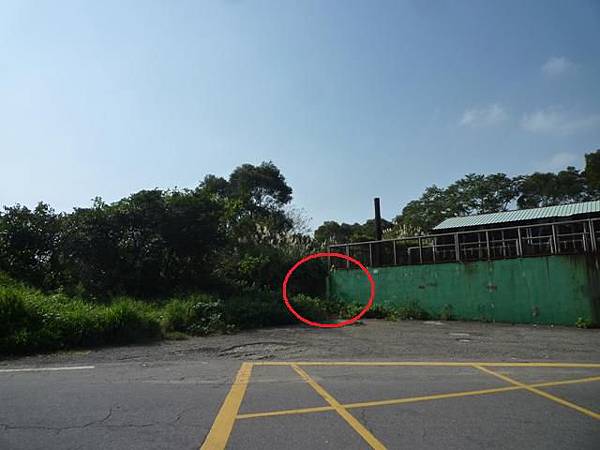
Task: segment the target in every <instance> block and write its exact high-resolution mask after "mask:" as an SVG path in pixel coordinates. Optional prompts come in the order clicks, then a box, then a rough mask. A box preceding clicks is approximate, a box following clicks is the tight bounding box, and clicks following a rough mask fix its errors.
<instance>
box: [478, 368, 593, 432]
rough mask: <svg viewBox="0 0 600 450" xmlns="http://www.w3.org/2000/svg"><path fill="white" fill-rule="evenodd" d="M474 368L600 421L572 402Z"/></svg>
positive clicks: (495, 373) (497, 374) (482, 369)
mask: <svg viewBox="0 0 600 450" xmlns="http://www.w3.org/2000/svg"><path fill="white" fill-rule="evenodd" d="M474 367H476V368H477V369H479V370H481V371H482V372H486V373H489V374H490V375H493V376H495V377H497V378H500V379H501V380H504V381H506V382H508V383H511V384H513V385H515V386H520V387H522V388H523V389H526V390H528V391H529V392H533V393H534V394H537V395H541V396H542V397H545V398H547V399H549V400H552V401H554V402H556V403H559V404H561V405H563V406H566V407H567V408H571V409H574V410H575V411H579V412H580V413H582V414H585V415H586V416H590V417H592V418H594V419H596V420H600V414H598V413H595V412H594V411H591V410H589V409H587V408H584V407H582V406H579V405H576V404H575V403H571V402H569V401H567V400H564V399H562V398H560V397H557V396H556V395H552V394H549V393H548V392H545V391H542V390H540V389H536V388H535V387H533V386H529V385H526V384H524V383H521V382H520V381H517V380H513V379H512V378H510V377H507V376H506V375H502V374H501V373H497V372H494V371H492V370H490V369H486V368H485V367H482V366H480V365H479V366H478V365H475V366H474Z"/></svg>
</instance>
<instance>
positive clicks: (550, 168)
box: [536, 152, 582, 172]
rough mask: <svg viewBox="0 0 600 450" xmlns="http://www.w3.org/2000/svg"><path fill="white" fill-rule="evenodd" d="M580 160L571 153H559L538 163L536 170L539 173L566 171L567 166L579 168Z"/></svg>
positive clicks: (579, 157)
mask: <svg viewBox="0 0 600 450" xmlns="http://www.w3.org/2000/svg"><path fill="white" fill-rule="evenodd" d="M581 159H582V158H581V156H578V155H574V154H573V153H567V152H559V153H555V154H554V155H551V156H550V157H549V158H548V159H546V160H544V161H541V162H540V163H538V165H537V166H536V170H539V171H541V172H558V171H560V170H564V169H566V168H567V167H568V166H575V167H577V166H580V165H581V164H582V161H581Z"/></svg>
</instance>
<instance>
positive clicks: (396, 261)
mask: <svg viewBox="0 0 600 450" xmlns="http://www.w3.org/2000/svg"><path fill="white" fill-rule="evenodd" d="M392 246H393V247H394V265H395V266H397V265H398V258H397V257H396V241H392Z"/></svg>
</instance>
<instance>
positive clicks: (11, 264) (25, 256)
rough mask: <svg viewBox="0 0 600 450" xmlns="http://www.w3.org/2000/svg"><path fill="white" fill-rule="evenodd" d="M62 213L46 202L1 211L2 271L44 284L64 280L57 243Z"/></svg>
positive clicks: (0, 265) (37, 284)
mask: <svg viewBox="0 0 600 450" xmlns="http://www.w3.org/2000/svg"><path fill="white" fill-rule="evenodd" d="M60 221H61V217H60V216H58V215H57V214H55V212H54V210H53V209H52V208H50V206H48V205H47V204H45V203H41V202H40V203H39V204H38V205H37V206H36V207H35V208H34V209H33V210H30V209H29V208H27V207H25V206H21V205H16V206H12V207H6V208H4V213H3V214H0V271H4V272H6V273H8V274H9V275H11V276H13V277H15V278H16V279H19V280H23V281H26V282H28V283H31V284H34V285H36V286H40V287H44V288H53V287H57V285H58V284H59V283H60V280H59V279H60V267H59V265H60V260H59V257H58V252H57V247H58V244H59V239H60V235H59V229H60Z"/></svg>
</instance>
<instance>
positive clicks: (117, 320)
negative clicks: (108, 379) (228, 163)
mask: <svg viewBox="0 0 600 450" xmlns="http://www.w3.org/2000/svg"><path fill="white" fill-rule="evenodd" d="M160 336H161V330H160V322H159V316H158V314H157V312H156V311H154V309H153V308H152V307H151V306H149V305H146V304H144V303H141V302H137V301H134V300H131V299H128V298H122V299H118V300H116V301H115V302H114V303H112V304H110V305H94V304H91V303H88V302H85V301H83V300H81V299H73V298H70V297H67V296H65V295H63V294H55V295H45V294H42V293H41V292H39V291H36V290H33V289H27V288H24V287H19V286H17V285H14V286H6V285H5V286H0V353H4V354H17V353H32V352H42V351H51V350H59V349H64V348H72V347H91V346H98V345H106V344H124V343H129V342H136V341H141V340H147V339H154V338H158V337H160Z"/></svg>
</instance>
